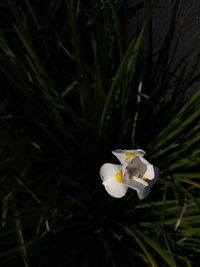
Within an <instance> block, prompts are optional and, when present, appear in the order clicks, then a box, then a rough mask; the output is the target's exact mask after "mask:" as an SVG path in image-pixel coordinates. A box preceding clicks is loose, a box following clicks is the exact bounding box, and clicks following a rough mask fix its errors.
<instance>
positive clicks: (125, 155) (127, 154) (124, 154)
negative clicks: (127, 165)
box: [112, 149, 145, 164]
mask: <svg viewBox="0 0 200 267" xmlns="http://www.w3.org/2000/svg"><path fill="white" fill-rule="evenodd" d="M112 153H113V155H115V156H116V157H117V158H118V160H119V161H120V162H121V164H124V162H125V161H126V160H127V159H129V158H132V157H136V156H140V157H144V155H145V151H144V150H142V149H136V150H122V149H118V150H113V151H112Z"/></svg>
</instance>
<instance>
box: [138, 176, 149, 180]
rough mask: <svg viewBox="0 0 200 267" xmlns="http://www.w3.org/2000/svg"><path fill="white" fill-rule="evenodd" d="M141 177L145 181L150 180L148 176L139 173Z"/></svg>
mask: <svg viewBox="0 0 200 267" xmlns="http://www.w3.org/2000/svg"><path fill="white" fill-rule="evenodd" d="M139 178H140V179H142V180H144V181H147V180H148V178H147V177H145V176H141V175H139Z"/></svg>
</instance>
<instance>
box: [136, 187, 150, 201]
mask: <svg viewBox="0 0 200 267" xmlns="http://www.w3.org/2000/svg"><path fill="white" fill-rule="evenodd" d="M136 191H137V194H138V197H139V199H144V198H146V197H147V196H148V195H149V193H150V187H149V186H147V187H145V188H143V189H137V190H136Z"/></svg>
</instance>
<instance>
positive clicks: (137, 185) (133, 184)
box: [122, 177, 148, 190]
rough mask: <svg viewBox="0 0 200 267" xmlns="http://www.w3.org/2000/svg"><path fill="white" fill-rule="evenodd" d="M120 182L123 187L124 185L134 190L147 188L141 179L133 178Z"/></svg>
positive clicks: (146, 184)
mask: <svg viewBox="0 0 200 267" xmlns="http://www.w3.org/2000/svg"><path fill="white" fill-rule="evenodd" d="M122 181H123V184H124V185H126V186H127V187H130V188H132V189H134V190H137V189H143V188H145V187H146V186H148V183H146V182H145V181H142V180H141V179H139V178H136V177H134V178H132V179H126V178H123V179H122Z"/></svg>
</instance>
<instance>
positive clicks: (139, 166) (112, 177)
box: [100, 149, 158, 199]
mask: <svg viewBox="0 0 200 267" xmlns="http://www.w3.org/2000/svg"><path fill="white" fill-rule="evenodd" d="M112 153H113V154H114V155H115V156H116V157H117V158H118V160H119V161H120V163H121V165H116V164H111V163H105V164H104V165H103V166H102V167H101V168H100V176H101V179H102V181H103V185H104V187H105V189H106V191H107V192H108V194H110V195H111V196H113V197H116V198H121V197H123V196H124V195H125V194H126V192H127V190H128V187H129V188H132V189H134V190H136V192H137V194H138V197H139V198H140V199H144V198H145V197H147V196H148V194H149V192H150V188H151V187H152V186H153V184H154V182H155V178H157V177H158V168H156V167H154V166H153V165H152V164H150V163H149V162H148V161H147V160H145V159H144V158H143V157H144V155H145V151H144V150H142V149H138V150H115V151H112Z"/></svg>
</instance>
